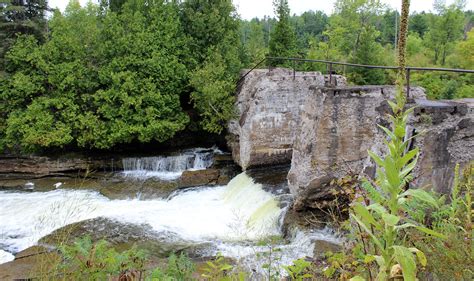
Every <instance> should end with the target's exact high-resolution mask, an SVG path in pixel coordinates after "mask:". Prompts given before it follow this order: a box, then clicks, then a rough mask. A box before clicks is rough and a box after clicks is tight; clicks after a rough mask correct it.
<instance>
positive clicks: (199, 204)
mask: <svg viewBox="0 0 474 281" xmlns="http://www.w3.org/2000/svg"><path fill="white" fill-rule="evenodd" d="M0 198H1V199H2V204H1V206H0V221H1V222H2V223H1V225H0V245H7V246H6V247H4V249H6V250H7V251H9V252H18V251H21V250H23V249H25V248H27V247H29V246H32V245H34V244H35V243H36V242H37V241H38V240H39V239H40V238H41V237H43V236H45V235H47V234H49V233H51V232H52V231H54V230H55V229H58V228H60V227H62V226H65V225H68V224H71V223H74V222H78V221H81V220H85V219H91V218H97V217H105V218H110V219H116V220H118V221H121V222H126V223H133V224H142V223H145V224H149V225H151V227H152V228H153V229H154V230H156V231H171V232H174V233H177V234H178V235H179V236H181V237H182V238H184V239H187V240H190V241H213V240H219V241H242V240H255V239H258V238H259V237H261V236H263V235H272V234H278V233H279V228H278V217H279V216H280V215H281V212H282V209H280V208H278V206H277V204H276V201H275V199H274V198H273V196H272V195H271V194H270V193H268V192H266V191H264V190H263V189H262V187H261V186H260V185H258V184H255V183H254V182H253V180H252V179H251V178H250V177H248V176H247V175H246V174H245V173H242V174H240V175H239V176H237V177H235V178H234V179H233V180H232V181H231V182H229V184H228V185H227V186H219V187H212V188H205V187H204V188H200V189H195V190H192V191H188V192H182V193H178V194H176V195H175V196H174V197H173V198H171V199H169V200H162V199H159V200H149V201H141V200H137V199H134V200H109V199H107V198H105V197H103V196H101V195H100V194H99V193H97V192H93V191H86V190H61V189H59V190H53V191H49V192H44V193H41V192H32V193H17V192H5V191H1V192H0Z"/></svg>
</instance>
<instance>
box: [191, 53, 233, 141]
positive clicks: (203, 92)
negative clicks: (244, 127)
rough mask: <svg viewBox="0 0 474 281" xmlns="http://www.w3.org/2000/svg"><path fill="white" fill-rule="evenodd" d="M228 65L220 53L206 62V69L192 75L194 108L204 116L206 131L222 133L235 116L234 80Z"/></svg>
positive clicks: (202, 122) (214, 54)
mask: <svg viewBox="0 0 474 281" xmlns="http://www.w3.org/2000/svg"><path fill="white" fill-rule="evenodd" d="M226 69H227V67H226V63H225V61H223V59H222V57H221V56H220V54H219V53H218V52H214V53H213V56H210V57H209V59H208V60H207V61H206V62H205V64H204V67H203V68H201V69H199V70H197V71H195V72H194V73H193V74H192V75H191V80H190V84H191V85H192V86H193V87H194V88H195V90H196V91H195V92H193V93H192V94H191V99H192V101H193V102H194V106H195V107H196V108H197V109H198V111H199V112H200V114H201V116H202V121H201V124H202V126H203V128H204V129H205V130H206V131H209V132H212V133H221V132H222V130H223V129H224V128H225V126H226V123H225V122H226V121H227V120H229V119H230V118H231V117H233V116H234V98H233V96H231V95H230V93H231V92H232V91H233V89H234V88H235V84H234V79H232V77H229V73H228V72H227V71H226Z"/></svg>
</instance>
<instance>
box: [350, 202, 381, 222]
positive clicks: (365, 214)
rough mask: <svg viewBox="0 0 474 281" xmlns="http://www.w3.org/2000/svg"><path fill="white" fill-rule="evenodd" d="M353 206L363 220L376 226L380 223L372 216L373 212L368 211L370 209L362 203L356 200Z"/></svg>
mask: <svg viewBox="0 0 474 281" xmlns="http://www.w3.org/2000/svg"><path fill="white" fill-rule="evenodd" d="M352 208H353V209H354V212H355V213H356V214H357V215H358V216H359V217H360V218H361V220H362V221H363V222H366V223H369V224H372V225H374V226H378V225H379V224H378V223H377V221H376V220H375V218H374V217H373V216H372V214H371V213H370V212H369V211H368V209H367V208H366V207H365V206H363V205H362V204H360V203H358V202H356V203H355V204H354V205H353V207H352Z"/></svg>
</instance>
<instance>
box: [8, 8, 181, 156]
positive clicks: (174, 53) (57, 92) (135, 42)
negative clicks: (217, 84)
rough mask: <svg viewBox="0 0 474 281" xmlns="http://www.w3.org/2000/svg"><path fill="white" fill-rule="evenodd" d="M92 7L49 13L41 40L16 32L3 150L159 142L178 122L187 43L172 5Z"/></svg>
mask: <svg viewBox="0 0 474 281" xmlns="http://www.w3.org/2000/svg"><path fill="white" fill-rule="evenodd" d="M99 13H100V8H99V6H97V5H94V4H89V5H88V6H87V7H86V8H81V7H80V5H79V2H78V1H71V2H70V4H69V5H68V7H67V8H66V10H65V13H64V15H63V14H61V13H60V12H55V14H54V16H53V18H52V20H51V23H50V28H51V35H50V40H48V41H47V42H46V43H45V44H44V45H38V43H37V42H36V41H35V40H34V39H33V38H32V37H25V38H24V39H22V40H19V41H18V43H17V44H15V46H14V47H13V49H12V51H11V52H10V53H9V54H8V59H9V61H10V64H9V68H8V70H9V71H10V72H12V73H13V75H12V78H11V79H9V80H8V85H7V86H6V87H5V88H4V89H3V90H2V92H1V93H0V97H1V99H2V101H9V102H10V103H9V105H8V107H9V108H8V110H9V114H8V119H7V128H6V130H5V132H6V138H5V139H6V142H7V144H8V145H9V146H10V147H15V146H16V145H17V144H20V145H21V147H22V148H23V149H29V150H33V149H38V148H62V147H65V146H78V147H83V148H99V149H108V148H111V147H113V146H115V145H117V144H121V143H130V142H133V141H139V142H142V143H146V142H151V141H158V142H162V141H166V140H168V139H170V138H171V137H173V136H174V134H175V133H176V132H178V131H180V130H183V129H184V128H185V126H186V124H187V123H188V120H189V118H188V116H187V115H186V114H185V113H184V112H183V110H182V109H181V106H180V94H181V92H182V91H183V88H184V87H185V85H186V83H187V79H188V75H187V71H186V67H185V65H184V64H183V63H182V62H181V58H180V56H181V55H182V53H183V51H184V50H185V45H186V43H187V42H186V38H185V36H184V35H183V32H182V30H181V26H180V23H179V16H178V10H177V6H176V5H174V4H170V3H166V2H165V1H155V2H153V3H149V4H148V5H145V0H130V1H128V2H127V3H126V4H124V6H123V7H122V11H121V13H120V14H117V13H115V12H109V13H107V14H106V15H105V18H100V17H99V16H98V15H99Z"/></svg>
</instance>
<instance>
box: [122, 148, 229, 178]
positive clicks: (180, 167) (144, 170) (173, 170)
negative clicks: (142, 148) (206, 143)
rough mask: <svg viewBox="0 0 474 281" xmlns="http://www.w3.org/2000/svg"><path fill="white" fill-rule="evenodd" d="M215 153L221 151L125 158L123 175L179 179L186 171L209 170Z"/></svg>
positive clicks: (202, 150)
mask: <svg viewBox="0 0 474 281" xmlns="http://www.w3.org/2000/svg"><path fill="white" fill-rule="evenodd" d="M215 153H221V151H219V150H218V149H217V148H211V149H203V148H196V149H192V150H188V151H184V153H183V154H180V155H176V156H156V157H141V158H124V159H123V160H122V164H123V168H124V172H123V174H124V175H125V176H126V177H131V178H137V179H146V178H152V177H156V178H160V179H164V180H173V179H177V178H179V177H180V176H181V174H182V173H183V172H184V171H186V170H202V169H206V168H209V167H210V166H211V165H212V161H213V155H214V154H215Z"/></svg>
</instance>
